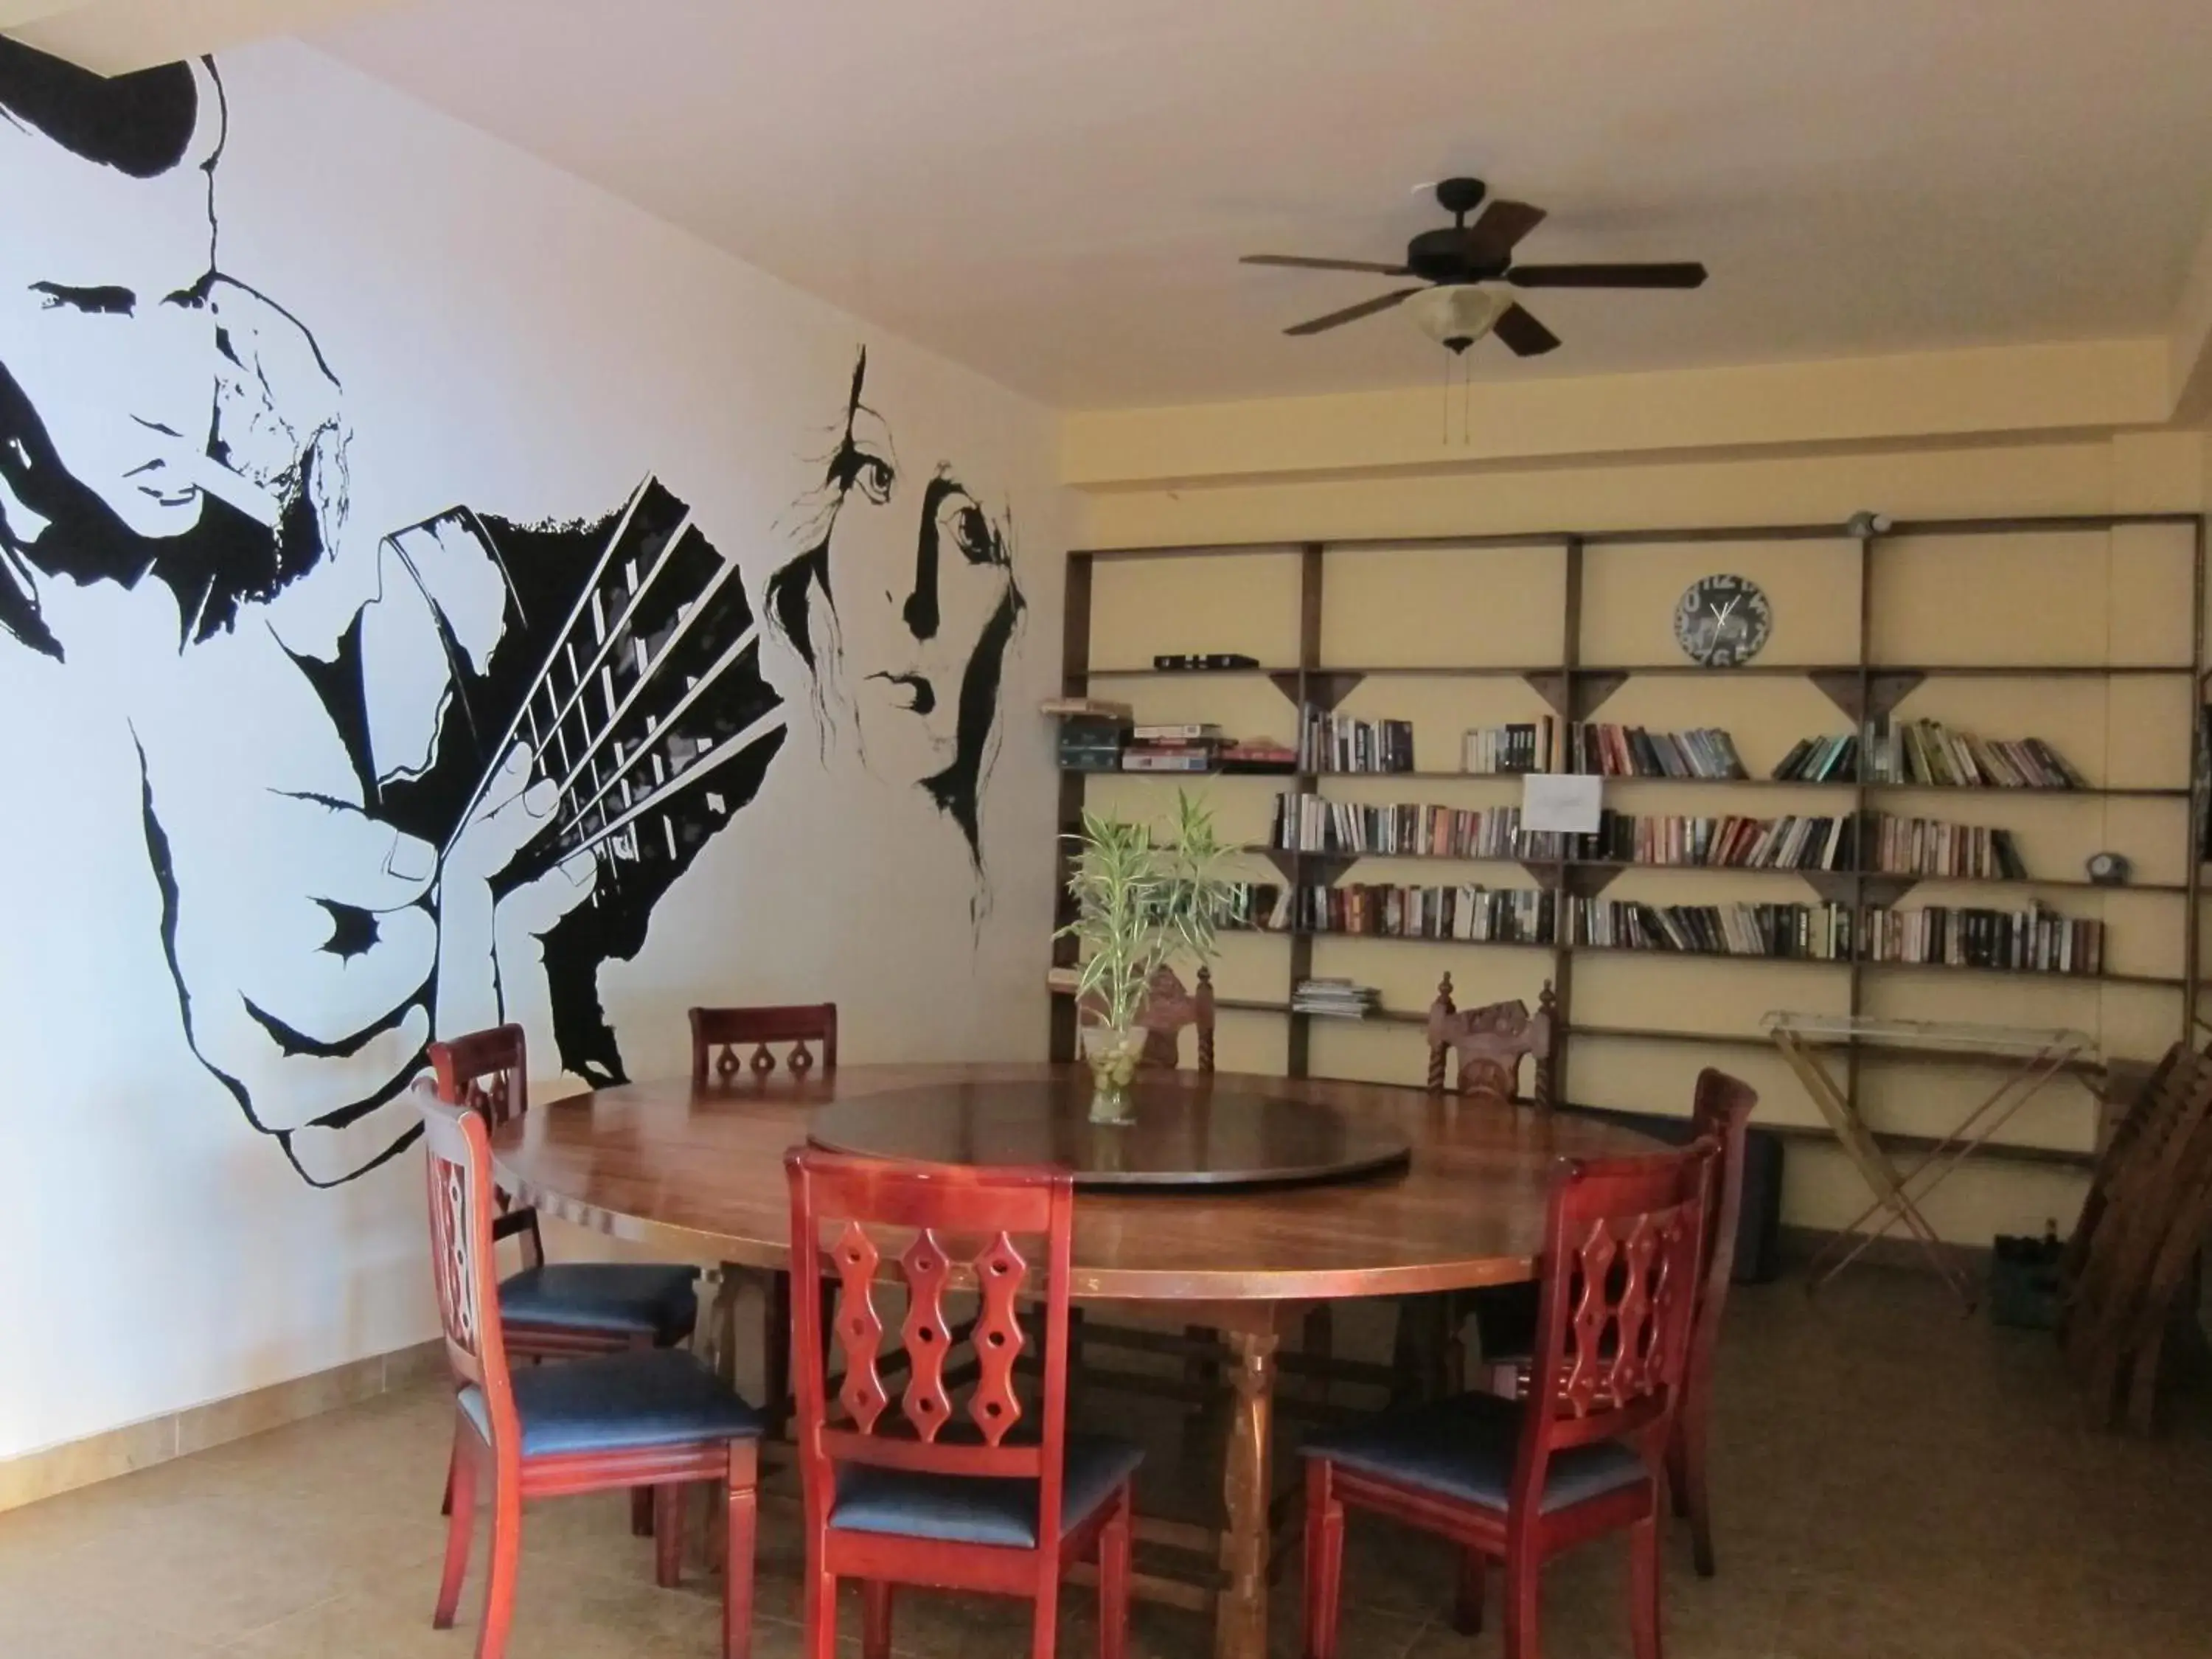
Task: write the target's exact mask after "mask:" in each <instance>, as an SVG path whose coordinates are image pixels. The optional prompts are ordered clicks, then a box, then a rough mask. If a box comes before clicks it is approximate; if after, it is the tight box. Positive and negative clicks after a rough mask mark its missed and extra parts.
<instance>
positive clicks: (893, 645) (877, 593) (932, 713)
mask: <svg viewBox="0 0 2212 1659" xmlns="http://www.w3.org/2000/svg"><path fill="white" fill-rule="evenodd" d="M848 523H849V531H848ZM848 534H849V539H848ZM830 557H831V562H832V573H833V580H835V581H836V583H837V585H838V586H839V588H840V591H842V592H850V593H852V594H853V595H854V599H853V600H852V603H851V606H850V610H849V611H848V613H847V615H846V617H845V629H846V632H845V643H846V649H847V653H848V654H847V662H848V665H849V669H850V671H851V673H852V674H853V676H854V679H853V683H852V690H853V695H854V702H855V704H856V708H857V718H858V719H859V721H860V741H861V746H862V749H863V750H864V751H865V752H866V755H867V757H868V760H869V763H870V764H871V765H872V766H873V767H875V768H877V769H879V770H882V771H884V772H887V773H889V774H891V775H896V776H898V777H901V778H909V779H912V780H915V781H920V780H921V779H923V778H926V777H928V776H931V775H934V774H936V773H939V772H942V771H943V770H945V769H946V768H948V767H950V766H951V765H953V764H954V763H955V762H956V761H957V759H958V758H959V754H960V742H961V731H960V726H961V713H962V708H961V699H962V690H963V683H964V681H965V678H966V676H967V674H968V672H969V667H970V665H971V664H973V663H974V661H975V657H976V653H978V651H979V650H981V649H982V648H983V647H984V642H985V635H986V633H987V630H988V629H989V628H990V625H991V623H992V620H993V618H994V617H996V616H997V615H998V613H999V611H1000V608H1001V607H1002V606H1003V605H1005V604H1006V599H1007V595H1008V593H1009V592H1010V591H1011V589H1012V585H1013V572H1012V566H1011V564H1010V562H1009V560H1008V558H1007V555H1006V538H1005V535H1004V534H1003V532H1000V530H999V528H998V527H997V526H994V524H993V523H992V522H991V520H990V518H989V515H988V514H987V513H985V511H984V510H983V507H982V506H981V503H979V502H978V501H976V500H975V497H974V496H972V495H969V492H968V490H967V489H966V488H965V487H964V486H963V485H962V484H961V483H959V481H958V480H957V479H956V478H954V477H951V475H950V474H949V473H948V472H945V471H939V472H938V473H937V474H936V475H935V476H934V477H931V478H930V479H929V480H928V481H927V483H923V484H922V485H921V487H919V488H916V487H915V486H914V485H913V484H912V483H909V482H908V481H907V480H903V479H902V480H899V481H898V483H896V485H895V486H894V488H893V489H892V491H891V492H890V496H889V498H888V499H887V500H885V501H883V502H881V503H878V502H876V501H873V500H866V501H856V500H855V499H854V498H853V497H848V498H847V501H846V504H845V508H844V512H843V513H842V514H841V515H840V517H839V521H838V533H837V537H836V541H835V542H834V543H833V544H832V550H831V555H830Z"/></svg>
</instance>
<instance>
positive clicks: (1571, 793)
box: [1521, 772, 1605, 836]
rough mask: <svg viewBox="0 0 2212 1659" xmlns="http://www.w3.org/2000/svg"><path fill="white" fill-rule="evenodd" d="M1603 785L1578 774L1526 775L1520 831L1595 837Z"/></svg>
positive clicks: (1598, 780)
mask: <svg viewBox="0 0 2212 1659" xmlns="http://www.w3.org/2000/svg"><path fill="white" fill-rule="evenodd" d="M1604 785H1605V780H1604V779H1603V778H1597V777H1589V776H1585V775H1583V774H1581V773H1567V772H1531V773H1529V774H1528V776H1527V777H1525V778H1523V779H1522V781H1521V827H1522V829H1534V830H1542V829H1552V830H1557V831H1559V832H1560V833H1561V834H1564V835H1570V836H1589V835H1595V834H1596V833H1597V816H1598V813H1599V811H1600V810H1601V808H1602V807H1603V805H1604Z"/></svg>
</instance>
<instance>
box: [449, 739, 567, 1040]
mask: <svg viewBox="0 0 2212 1659" xmlns="http://www.w3.org/2000/svg"><path fill="white" fill-rule="evenodd" d="M530 770H531V768H530V750H529V748H528V746H527V745H526V744H519V743H518V744H515V745H514V746H513V748H512V749H510V750H508V751H507V758H506V760H505V761H504V762H502V763H501V766H500V769H499V771H498V773H497V775H495V777H494V778H493V780H492V781H491V783H490V785H489V787H487V788H486V790H485V791H484V799H483V804H482V805H479V806H478V807H477V810H476V811H475V812H474V813H472V814H471V816H470V818H469V821H468V823H466V824H465V825H464V826H463V827H462V829H461V832H460V834H459V836H455V837H454V841H453V849H452V850H451V851H450V852H449V853H447V855H446V861H445V866H444V869H443V871H442V872H441V875H440V877H439V881H438V1020H437V1029H438V1030H439V1031H440V1032H441V1033H452V1032H456V1031H469V1030H480V1029H482V1028H483V1027H484V1026H488V1025H497V1024H501V1022H503V1021H506V1020H509V1019H513V1018H517V1017H518V1014H519V1013H520V1012H521V1010H522V1009H524V1008H526V1007H538V1006H543V1005H544V1000H545V998H544V992H543V990H542V989H540V988H538V987H532V990H531V991H530V992H529V993H527V994H526V993H525V992H524V990H523V988H522V987H520V985H519V984H518V983H517V979H518V975H519V974H520V969H522V968H523V967H524V966H526V965H527V966H531V967H537V966H539V965H541V964H542V963H543V959H544V958H543V954H542V952H541V951H537V950H536V949H535V941H536V939H537V937H538V935H539V934H542V933H544V932H545V930H546V929H548V928H550V927H552V926H553V924H554V923H555V922H556V921H560V920H561V918H562V916H565V915H568V912H570V911H571V910H573V909H574V908H576V907H577V906H578V905H580V904H582V903H583V902H586V900H588V899H589V898H590V897H591V896H592V888H593V886H594V884H596V883H597V881H598V878H599V862H598V860H595V859H594V858H592V855H591V854H589V853H579V854H574V855H573V856H572V857H570V858H569V859H568V860H566V861H564V862H563V863H562V864H560V865H559V866H556V867H555V868H553V869H551V870H549V871H547V872H545V873H544V874H543V875H541V876H538V878H535V879H534V880H532V881H528V882H525V883H524V884H521V885H520V886H519V887H517V888H515V889H514V890H512V891H510V892H507V893H506V894H504V895H503V896H501V895H499V894H498V893H497V892H496V888H497V884H498V882H499V879H500V878H501V876H502V875H503V874H504V873H505V872H506V871H507V867H508V866H510V865H511V864H513V861H514V859H515V857H516V855H517V854H520V853H521V851H522V850H523V849H524V848H526V847H527V846H528V845H529V844H530V843H531V842H532V841H534V840H536V839H537V838H538V836H540V835H541V834H543V833H544V830H545V829H547V828H548V827H549V826H550V823H551V817H552V813H553V811H554V808H555V806H556V805H557V803H558V800H559V796H560V792H559V790H558V788H557V787H556V785H555V784H554V783H553V782H552V781H551V780H550V779H540V780H539V781H538V782H536V783H531V782H530ZM525 786H527V787H525Z"/></svg>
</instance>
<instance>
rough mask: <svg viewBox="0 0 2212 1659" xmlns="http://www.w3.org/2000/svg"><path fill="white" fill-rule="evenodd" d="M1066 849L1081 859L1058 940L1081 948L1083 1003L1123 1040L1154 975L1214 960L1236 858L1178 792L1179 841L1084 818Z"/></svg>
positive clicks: (1207, 814)
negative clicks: (1178, 962)
mask: <svg viewBox="0 0 2212 1659" xmlns="http://www.w3.org/2000/svg"><path fill="white" fill-rule="evenodd" d="M1068 839H1069V840H1070V841H1071V842H1073V843H1074V844H1075V846H1076V848H1078V852H1077V854H1076V860H1075V868H1074V871H1073V873H1072V874H1071V875H1070V876H1069V878H1068V882H1067V890H1068V894H1069V896H1071V897H1072V898H1073V899H1074V901H1075V907H1076V916H1075V920H1074V921H1072V922H1070V923H1068V924H1067V925H1066V927H1062V928H1061V929H1060V931H1059V932H1058V933H1055V934H1054V938H1062V937H1065V938H1072V939H1074V940H1075V941H1076V943H1077V945H1078V946H1079V948H1080V951H1081V957H1080V962H1079V967H1078V973H1077V980H1076V996H1077V1000H1079V1002H1089V1003H1091V1005H1092V1006H1095V1007H1096V1008H1097V1011H1098V1012H1099V1014H1100V1015H1101V1016H1102V1023H1103V1024H1106V1025H1109V1026H1110V1027H1112V1028H1114V1029H1115V1030H1126V1029H1127V1027H1128V1026H1129V1025H1130V1024H1132V1023H1133V1021H1134V1020H1135V1018H1136V1017H1137V1014H1138V1012H1139V1011H1140V1010H1141V1009H1142V1007H1143V1006H1144V1000H1145V993H1146V988H1147V987H1149V986H1150V985H1151V983H1152V975H1154V974H1155V973H1157V972H1158V971H1159V969H1161V968H1162V967H1163V966H1164V965H1166V964H1167V963H1169V962H1170V960H1171V959H1172V958H1174V957H1189V958H1191V959H1193V960H1195V961H1196V962H1198V963H1201V964H1202V963H1207V962H1210V961H1212V958H1213V957H1214V954H1215V951H1216V947H1217V944H1218V936H1219V933H1220V927H1221V922H1222V921H1223V919H1224V918H1225V916H1226V915H1228V914H1229V905H1230V898H1231V890H1232V886H1233V884H1232V883H1231V880H1230V878H1229V877H1228V875H1227V874H1226V873H1225V872H1226V871H1227V869H1228V866H1229V862H1230V860H1231V859H1233V858H1234V857H1235V856H1236V849H1235V848H1231V847H1226V846H1225V845H1223V843H1222V842H1221V840H1220V837H1219V836H1217V835H1216V834H1215V833H1214V828H1213V813H1212V809H1211V808H1210V807H1208V806H1206V805H1205V804H1204V803H1203V802H1201V801H1198V800H1194V799H1192V798H1191V796H1190V794H1189V793H1188V791H1185V790H1181V789H1178V790H1177V791H1176V816H1175V829H1174V840H1173V841H1172V842H1170V843H1169V844H1167V845H1164V846H1156V845H1155V844H1154V843H1153V841H1152V832H1151V830H1150V829H1147V828H1146V826H1145V825H1143V824H1141V823H1130V822H1128V821H1127V820H1126V819H1122V818H1115V817H1108V816H1106V815H1105V814H1103V813H1100V812H1095V811H1089V810H1086V811H1085V812H1084V814H1083V829H1082V830H1081V831H1080V832H1079V834H1076V835H1073V836H1069V837H1068Z"/></svg>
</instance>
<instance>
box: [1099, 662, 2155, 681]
mask: <svg viewBox="0 0 2212 1659" xmlns="http://www.w3.org/2000/svg"><path fill="white" fill-rule="evenodd" d="M2196 672H2197V671H2196V670H2195V669H2194V668H2192V667H2191V665H2189V664H2187V663H2109V664H2106V663H1888V662H1879V663H1866V664H1859V663H1850V662H1843V663H1835V662H1747V663H1743V664H1741V665H1738V666H1736V667H1734V668H1708V667H1706V666H1705V665H1704V664H1702V663H1694V662H1690V661H1687V660H1684V661H1680V662H1643V663H1612V664H1607V663H1588V662H1584V663H1573V664H1566V663H1523V664H1495V663H1493V664H1480V663H1322V664H1316V665H1308V666H1306V667H1303V668H1302V667H1300V666H1298V665H1297V664H1296V663H1291V664H1278V665H1273V666H1264V665H1263V666H1261V667H1256V668H1152V667H1149V666H1147V667H1134V668H1091V669H1086V670H1085V671H1083V672H1082V674H1081V675H1080V676H1079V678H1091V679H1135V678H1147V679H1149V678H1155V677H1157V678H1164V679H1189V680H1203V679H1230V678H1237V677H1239V676H1241V677H1243V678H1246V679H1249V678H1252V677H1253V676H1255V675H1275V674H1285V675H1292V676H1295V675H1299V674H1303V675H1304V676H1305V677H1306V678H1308V679H1325V678H1328V677H1330V676H1332V675H1358V676H1360V677H1363V678H1391V677H1395V678H1401V679H1435V680H1442V679H1486V680H1495V679H1556V678H1560V677H1561V676H1565V677H1567V678H1573V679H1599V678H1604V677H1606V676H1608V675H1615V674H1620V675H1626V676H1628V677H1629V678H1637V677H1638V676H1652V675H1680V674H1699V675H1704V676H1705V677H1707V678H1711V679H1715V680H1724V679H1806V678H1810V677H1811V676H1813V675H1814V674H1850V675H1857V674H1861V673H1863V674H1865V675H1866V676H1868V677H1869V678H1880V677H1881V676H1882V675H1885V674H1917V675H1919V676H1921V677H1922V678H1925V679H2136V678H2144V677H2146V676H2157V675H2161V674H2163V675H2183V674H2186V675H2191V676H2194V675H2195V674H2196Z"/></svg>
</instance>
